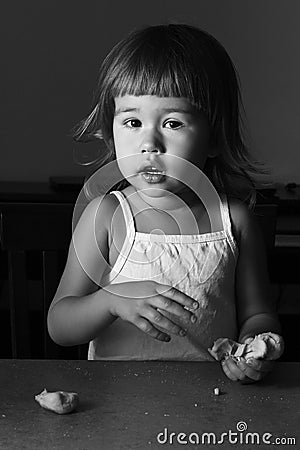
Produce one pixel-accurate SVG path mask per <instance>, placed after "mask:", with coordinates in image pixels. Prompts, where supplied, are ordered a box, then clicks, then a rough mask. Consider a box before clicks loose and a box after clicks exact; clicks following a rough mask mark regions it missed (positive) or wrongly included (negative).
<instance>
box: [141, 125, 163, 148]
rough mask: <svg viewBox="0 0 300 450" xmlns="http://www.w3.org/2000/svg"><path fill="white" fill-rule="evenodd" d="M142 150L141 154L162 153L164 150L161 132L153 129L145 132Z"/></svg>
mask: <svg viewBox="0 0 300 450" xmlns="http://www.w3.org/2000/svg"><path fill="white" fill-rule="evenodd" d="M140 149H141V153H162V152H163V151H164V149H163V142H162V139H161V136H160V135H159V132H158V131H157V130H155V129H153V128H151V130H145V133H144V136H143V139H142V142H141V145H140Z"/></svg>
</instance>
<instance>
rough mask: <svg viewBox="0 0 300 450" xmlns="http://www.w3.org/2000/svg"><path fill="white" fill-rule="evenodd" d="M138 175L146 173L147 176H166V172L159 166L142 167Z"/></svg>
mask: <svg viewBox="0 0 300 450" xmlns="http://www.w3.org/2000/svg"><path fill="white" fill-rule="evenodd" d="M138 172H139V173H148V174H153V175H154V174H157V175H166V171H165V170H164V169H163V168H162V167H161V166H160V165H157V164H155V165H150V164H148V165H145V164H144V165H143V166H142V167H141V168H140V169H139V170H138Z"/></svg>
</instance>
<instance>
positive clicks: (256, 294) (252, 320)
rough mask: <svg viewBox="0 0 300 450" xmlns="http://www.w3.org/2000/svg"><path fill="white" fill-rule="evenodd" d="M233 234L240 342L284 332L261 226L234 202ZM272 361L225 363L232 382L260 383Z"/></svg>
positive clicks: (224, 365)
mask: <svg viewBox="0 0 300 450" xmlns="http://www.w3.org/2000/svg"><path fill="white" fill-rule="evenodd" d="M230 213H231V219H232V225H233V232H234V234H235V237H236V240H237V242H238V246H239V257H238V262H237V267H236V277H235V286H236V304H237V315H238V325H239V330H240V331H239V338H238V341H239V342H242V343H243V342H245V340H246V339H247V338H250V337H254V336H255V335H257V334H259V333H263V332H268V331H272V332H274V333H277V334H280V333H281V326H280V323H279V319H278V316H277V312H276V307H275V302H274V300H273V299H272V296H271V287H270V282H269V277H268V268H267V256H266V249H265V244H264V240H263V236H262V232H261V229H260V226H259V224H258V222H257V219H256V218H255V216H254V214H253V213H252V212H250V211H249V209H248V208H247V207H246V206H245V205H244V204H242V203H240V202H231V203H230ZM272 366H273V363H272V362H270V361H258V360H254V361H252V365H251V366H250V365H248V364H246V363H245V362H244V361H240V362H236V361H234V360H232V359H231V358H229V359H227V360H226V361H225V362H224V363H223V370H224V372H225V373H226V375H227V376H228V377H229V378H230V379H232V380H242V381H247V380H250V379H251V380H259V379H260V378H262V377H263V376H264V375H265V374H266V373H267V372H268V371H269V370H271V368H272Z"/></svg>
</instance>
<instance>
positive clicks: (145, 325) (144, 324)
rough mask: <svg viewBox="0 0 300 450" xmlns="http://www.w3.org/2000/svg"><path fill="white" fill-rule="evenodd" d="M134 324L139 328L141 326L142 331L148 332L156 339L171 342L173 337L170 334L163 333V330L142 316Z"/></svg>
mask: <svg viewBox="0 0 300 450" xmlns="http://www.w3.org/2000/svg"><path fill="white" fill-rule="evenodd" d="M133 324H134V325H135V326H136V327H137V328H139V329H140V330H141V331H143V332H144V333H146V334H148V335H149V336H151V337H152V338H154V339H157V340H159V341H163V342H169V341H170V340H171V338H170V336H169V335H168V334H166V333H163V332H162V331H159V330H158V329H157V328H155V327H154V326H153V325H151V323H150V322H148V320H146V319H143V318H142V317H140V318H139V319H137V320H136V321H135V322H133Z"/></svg>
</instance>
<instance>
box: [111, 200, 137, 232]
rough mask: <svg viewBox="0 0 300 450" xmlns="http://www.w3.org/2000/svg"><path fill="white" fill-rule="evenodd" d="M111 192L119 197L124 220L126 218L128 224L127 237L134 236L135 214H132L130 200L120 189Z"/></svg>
mask: <svg viewBox="0 0 300 450" xmlns="http://www.w3.org/2000/svg"><path fill="white" fill-rule="evenodd" d="M111 194H114V195H115V196H116V197H117V199H118V200H119V203H120V205H121V208H122V212H123V216H124V220H125V226H126V230H127V238H128V237H129V236H134V235H135V226H134V220H133V215H132V212H131V208H130V206H129V203H128V201H127V200H126V197H125V195H124V194H123V193H122V192H120V191H112V192H111Z"/></svg>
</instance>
